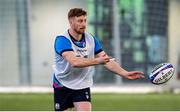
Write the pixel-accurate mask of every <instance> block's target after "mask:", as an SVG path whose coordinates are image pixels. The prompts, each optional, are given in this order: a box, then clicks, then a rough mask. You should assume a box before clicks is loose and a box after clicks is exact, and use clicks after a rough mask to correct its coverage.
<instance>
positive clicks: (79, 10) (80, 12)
mask: <svg viewBox="0 0 180 112" xmlns="http://www.w3.org/2000/svg"><path fill="white" fill-rule="evenodd" d="M82 15H83V16H86V15H87V12H86V11H85V10H83V9H82V8H73V9H70V10H69V12H68V19H69V18H72V17H79V16H82Z"/></svg>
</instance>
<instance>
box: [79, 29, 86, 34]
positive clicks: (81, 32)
mask: <svg viewBox="0 0 180 112" xmlns="http://www.w3.org/2000/svg"><path fill="white" fill-rule="evenodd" d="M84 32H85V30H81V31H78V32H77V33H78V34H83V33H84Z"/></svg>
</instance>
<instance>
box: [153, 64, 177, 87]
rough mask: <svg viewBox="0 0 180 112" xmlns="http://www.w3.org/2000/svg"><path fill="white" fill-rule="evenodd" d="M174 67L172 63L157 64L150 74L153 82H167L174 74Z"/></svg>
mask: <svg viewBox="0 0 180 112" xmlns="http://www.w3.org/2000/svg"><path fill="white" fill-rule="evenodd" d="M174 71H175V69H174V67H173V65H172V64H170V63H162V64H159V65H157V66H156V67H155V68H154V69H153V70H152V72H151V74H150V75H149V79H150V81H151V82H152V83H153V84H156V85H159V84H163V83H165V82H167V81H168V80H169V79H170V78H171V77H172V76H173V74H174Z"/></svg>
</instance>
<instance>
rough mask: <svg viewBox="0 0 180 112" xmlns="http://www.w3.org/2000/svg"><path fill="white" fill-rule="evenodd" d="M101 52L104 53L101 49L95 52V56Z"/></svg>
mask: <svg viewBox="0 0 180 112" xmlns="http://www.w3.org/2000/svg"><path fill="white" fill-rule="evenodd" d="M101 51H103V50H102V49H99V50H98V51H96V52H95V54H98V53H100V52H101Z"/></svg>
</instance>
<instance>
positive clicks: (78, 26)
mask: <svg viewBox="0 0 180 112" xmlns="http://www.w3.org/2000/svg"><path fill="white" fill-rule="evenodd" d="M69 23H70V26H71V28H72V29H73V30H74V31H75V32H76V33H78V34H83V33H84V32H85V29H86V16H83V15H82V16H79V17H72V18H70V19H69Z"/></svg>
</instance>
